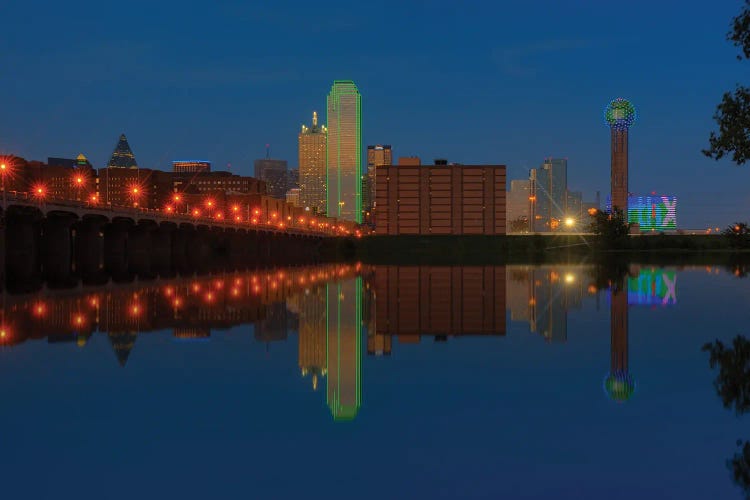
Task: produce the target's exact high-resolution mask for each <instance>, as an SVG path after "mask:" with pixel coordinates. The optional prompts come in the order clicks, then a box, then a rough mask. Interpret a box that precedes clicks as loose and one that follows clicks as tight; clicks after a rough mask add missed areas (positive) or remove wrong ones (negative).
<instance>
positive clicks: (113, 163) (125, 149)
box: [107, 134, 138, 168]
mask: <svg viewBox="0 0 750 500" xmlns="http://www.w3.org/2000/svg"><path fill="white" fill-rule="evenodd" d="M107 167H108V168H138V163H137V162H136V161H135V155H134V154H133V151H132V150H131V149H130V144H128V139H127V137H125V134H121V135H120V139H119V140H118V141H117V145H116V146H115V150H114V151H112V157H111V158H110V159H109V163H107Z"/></svg>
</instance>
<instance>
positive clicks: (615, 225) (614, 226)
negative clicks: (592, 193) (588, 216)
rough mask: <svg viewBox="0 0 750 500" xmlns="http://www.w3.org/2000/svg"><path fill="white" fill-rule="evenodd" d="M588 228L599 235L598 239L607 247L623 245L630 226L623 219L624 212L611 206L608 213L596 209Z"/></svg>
mask: <svg viewBox="0 0 750 500" xmlns="http://www.w3.org/2000/svg"><path fill="white" fill-rule="evenodd" d="M590 230H591V232H592V233H594V234H596V235H597V236H598V237H599V241H600V243H601V244H602V245H604V246H605V247H607V248H616V247H618V246H623V245H624V244H625V242H626V241H627V238H628V233H629V231H630V226H629V225H628V221H627V220H625V214H624V213H623V211H622V210H620V209H619V208H613V209H612V213H611V214H608V213H607V212H603V211H601V210H598V211H597V212H596V214H594V221H593V222H592V223H591V227H590Z"/></svg>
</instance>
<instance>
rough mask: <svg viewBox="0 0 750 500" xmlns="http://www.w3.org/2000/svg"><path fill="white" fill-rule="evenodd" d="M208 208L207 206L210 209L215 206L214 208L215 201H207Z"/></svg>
mask: <svg viewBox="0 0 750 500" xmlns="http://www.w3.org/2000/svg"><path fill="white" fill-rule="evenodd" d="M206 206H207V207H208V208H211V207H213V206H214V202H213V200H207V201H206Z"/></svg>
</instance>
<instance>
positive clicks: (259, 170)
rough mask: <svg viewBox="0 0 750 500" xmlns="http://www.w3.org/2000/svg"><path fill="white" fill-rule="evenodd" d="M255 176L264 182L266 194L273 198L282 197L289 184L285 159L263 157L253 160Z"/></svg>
mask: <svg viewBox="0 0 750 500" xmlns="http://www.w3.org/2000/svg"><path fill="white" fill-rule="evenodd" d="M254 166H255V177H256V178H257V179H260V180H262V181H263V182H265V183H266V189H267V190H268V194H269V195H271V196H273V197H274V198H282V199H283V198H284V196H285V195H286V192H287V190H288V189H289V188H288V184H289V173H288V172H287V163H286V160H273V159H271V158H265V159H261V160H255V165H254Z"/></svg>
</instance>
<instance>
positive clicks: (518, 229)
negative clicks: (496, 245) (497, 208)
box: [507, 179, 531, 233]
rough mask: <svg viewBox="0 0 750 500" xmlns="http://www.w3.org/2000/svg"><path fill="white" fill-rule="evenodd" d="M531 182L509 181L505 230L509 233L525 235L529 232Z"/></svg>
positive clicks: (524, 180)
mask: <svg viewBox="0 0 750 500" xmlns="http://www.w3.org/2000/svg"><path fill="white" fill-rule="evenodd" d="M530 184H531V181H529V180H528V179H520V180H512V181H510V191H509V192H508V220H507V228H508V232H510V233H525V232H528V231H529V221H530V220H531V213H530V207H529V206H530V204H531V200H530V199H529V197H530V196H531V186H530Z"/></svg>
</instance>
